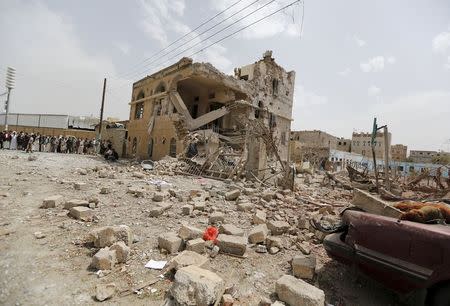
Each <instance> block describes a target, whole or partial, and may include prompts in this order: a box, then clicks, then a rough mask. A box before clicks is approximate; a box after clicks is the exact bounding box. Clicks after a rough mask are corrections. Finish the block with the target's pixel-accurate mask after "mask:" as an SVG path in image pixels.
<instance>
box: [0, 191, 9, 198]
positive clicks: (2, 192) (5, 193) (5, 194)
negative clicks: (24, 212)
mask: <svg viewBox="0 0 450 306" xmlns="http://www.w3.org/2000/svg"><path fill="white" fill-rule="evenodd" d="M0 197H1V198H7V197H9V193H8V192H6V191H1V192H0Z"/></svg>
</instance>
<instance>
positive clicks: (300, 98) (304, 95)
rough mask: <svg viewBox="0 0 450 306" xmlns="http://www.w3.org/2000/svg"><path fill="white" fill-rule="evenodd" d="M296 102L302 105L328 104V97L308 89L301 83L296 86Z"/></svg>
mask: <svg viewBox="0 0 450 306" xmlns="http://www.w3.org/2000/svg"><path fill="white" fill-rule="evenodd" d="M294 104H296V105H298V106H301V107H310V106H319V105H325V104H328V98H327V97H326V96H321V95H319V94H316V93H315V92H312V91H307V90H306V89H305V88H304V87H303V86H301V85H299V86H296V88H295V93H294Z"/></svg>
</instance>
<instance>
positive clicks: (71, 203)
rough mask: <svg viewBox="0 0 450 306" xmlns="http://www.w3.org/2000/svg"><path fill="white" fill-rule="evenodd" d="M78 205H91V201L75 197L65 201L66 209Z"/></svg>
mask: <svg viewBox="0 0 450 306" xmlns="http://www.w3.org/2000/svg"><path fill="white" fill-rule="evenodd" d="M77 206H84V207H89V201H87V200H77V199H73V200H69V201H67V202H66V203H64V209H71V208H73V207H77Z"/></svg>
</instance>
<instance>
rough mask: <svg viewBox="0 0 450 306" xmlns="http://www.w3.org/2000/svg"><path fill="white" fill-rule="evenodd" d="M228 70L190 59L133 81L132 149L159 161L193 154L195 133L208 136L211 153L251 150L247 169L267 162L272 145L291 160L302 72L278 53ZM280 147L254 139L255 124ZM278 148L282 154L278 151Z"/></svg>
mask: <svg viewBox="0 0 450 306" xmlns="http://www.w3.org/2000/svg"><path fill="white" fill-rule="evenodd" d="M234 72H235V75H234V76H230V75H225V74H224V73H222V72H220V71H219V70H217V69H216V68H215V67H213V66H212V65H211V64H209V63H194V62H193V61H192V59H190V58H182V59H181V60H180V61H178V62H177V63H175V64H173V65H171V66H169V67H166V68H164V69H162V70H160V71H158V72H156V73H154V74H152V75H149V76H147V77H145V78H143V79H141V80H139V81H137V82H135V83H134V84H133V90H132V95H131V102H130V120H129V123H128V126H127V129H128V139H127V142H128V143H127V153H128V155H129V156H131V157H136V158H138V159H153V160H159V159H161V158H163V157H164V156H166V155H170V156H176V155H177V154H180V153H182V152H185V150H186V147H187V146H188V145H187V143H186V137H187V135H190V136H192V134H193V133H195V136H196V137H197V136H198V137H201V138H202V139H206V140H205V141H204V143H205V144H206V146H207V149H206V152H209V153H212V152H214V151H217V150H218V147H219V146H226V147H229V148H231V149H232V150H235V151H240V152H243V154H245V156H244V159H245V160H246V169H247V170H252V171H253V170H258V169H264V168H266V163H267V159H271V158H274V157H273V154H271V153H270V152H269V151H273V149H275V150H276V153H277V154H278V156H279V158H280V159H281V160H282V161H283V162H287V161H288V141H289V133H290V127H291V121H292V103H293V94H294V82H295V72H294V71H291V72H287V71H285V70H284V69H283V68H282V67H281V66H279V65H278V64H277V63H276V62H275V60H274V59H273V58H272V52H271V51H267V52H265V53H264V55H263V58H262V59H261V60H259V61H257V62H255V63H253V64H250V65H247V66H243V67H240V68H236V69H235V71H234ZM256 126H257V127H259V129H266V130H267V131H266V132H265V133H263V134H264V135H266V136H267V137H269V138H271V139H272V140H273V143H274V147H275V148H272V147H270V148H267V143H265V142H264V141H262V140H261V138H258V137H252V136H253V135H254V133H255V130H258V128H255V127H256ZM277 154H275V155H277Z"/></svg>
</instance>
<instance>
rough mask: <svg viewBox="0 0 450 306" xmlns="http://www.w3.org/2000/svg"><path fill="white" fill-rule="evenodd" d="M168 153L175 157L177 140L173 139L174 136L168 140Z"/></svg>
mask: <svg viewBox="0 0 450 306" xmlns="http://www.w3.org/2000/svg"><path fill="white" fill-rule="evenodd" d="M169 155H170V156H172V157H177V141H176V140H175V138H172V139H171V140H170V151H169Z"/></svg>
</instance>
